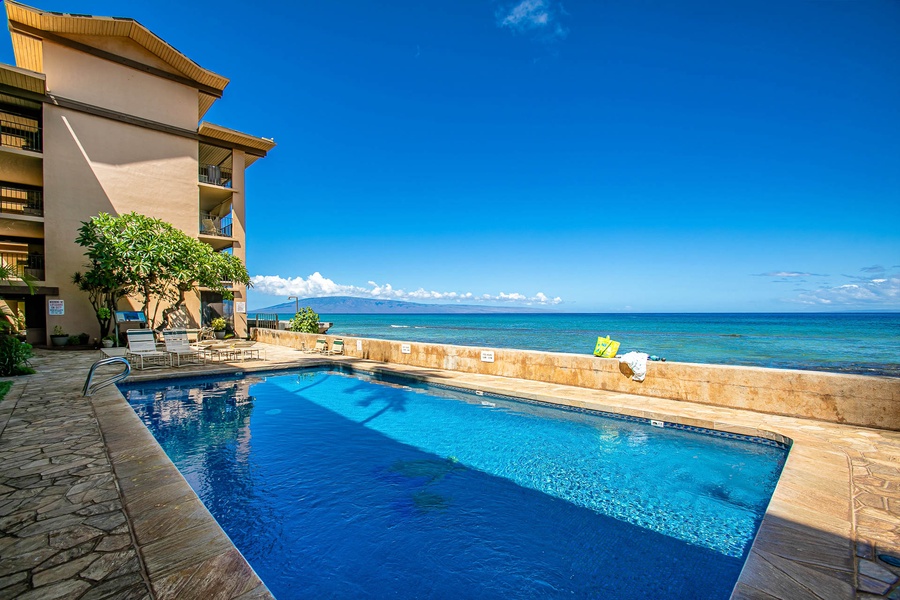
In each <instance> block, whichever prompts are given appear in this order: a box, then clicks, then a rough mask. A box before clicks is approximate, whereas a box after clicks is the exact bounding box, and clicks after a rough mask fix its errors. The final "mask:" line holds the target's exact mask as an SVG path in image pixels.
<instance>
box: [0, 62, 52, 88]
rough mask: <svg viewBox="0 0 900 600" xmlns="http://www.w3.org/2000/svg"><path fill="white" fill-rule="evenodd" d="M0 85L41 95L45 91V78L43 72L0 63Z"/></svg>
mask: <svg viewBox="0 0 900 600" xmlns="http://www.w3.org/2000/svg"><path fill="white" fill-rule="evenodd" d="M0 85H4V86H8V87H10V88H16V89H19V90H22V91H25V92H31V93H32V94H41V95H43V94H45V93H46V92H47V78H46V77H44V74H43V73H35V72H34V71H29V70H28V69H21V68H19V67H14V66H12V65H5V64H0Z"/></svg>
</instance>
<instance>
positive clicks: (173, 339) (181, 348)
mask: <svg viewBox="0 0 900 600" xmlns="http://www.w3.org/2000/svg"><path fill="white" fill-rule="evenodd" d="M163 340H164V341H165V343H166V352H168V354H169V363H170V364H171V365H172V366H173V367H180V366H181V365H182V364H185V363H192V362H193V363H206V357H205V356H204V355H203V354H202V353H200V352H198V351H197V350H196V349H194V348H192V347H191V343H190V341H188V333H187V330H185V329H166V330H164V331H163Z"/></svg>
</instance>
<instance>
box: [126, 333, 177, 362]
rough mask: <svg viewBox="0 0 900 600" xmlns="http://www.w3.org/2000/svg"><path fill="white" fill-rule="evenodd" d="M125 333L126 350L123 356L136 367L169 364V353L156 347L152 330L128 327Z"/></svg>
mask: <svg viewBox="0 0 900 600" xmlns="http://www.w3.org/2000/svg"><path fill="white" fill-rule="evenodd" d="M125 335H126V337H127V338H128V351H127V352H125V358H126V359H128V361H129V362H130V363H132V364H133V365H134V367H135V368H136V369H143V368H144V367H146V366H155V367H167V366H169V354H168V352H160V351H159V350H157V349H156V341H155V339H154V337H155V336H154V333H153V331H152V330H150V329H129V330H128V331H126V332H125Z"/></svg>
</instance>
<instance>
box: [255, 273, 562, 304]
mask: <svg viewBox="0 0 900 600" xmlns="http://www.w3.org/2000/svg"><path fill="white" fill-rule="evenodd" d="M252 281H253V290H254V291H255V292H258V293H261V294H267V295H270V296H300V297H301V298H314V297H322V296H354V297H357V298H381V299H389V300H409V301H413V302H420V301H423V300H425V301H428V300H430V301H441V302H461V301H466V302H493V303H509V304H524V305H528V306H530V305H535V304H538V305H557V304H561V303H562V301H563V299H562V298H560V297H559V296H557V297H555V298H550V297H549V296H547V295H546V294H544V293H543V292H538V293H537V294H535V295H534V296H527V295H525V294H520V293H518V292H513V293H506V292H500V293H499V294H496V295H492V294H478V295H476V294H473V293H472V292H437V291H429V290H426V289H424V288H419V289H417V290H414V291H412V292H406V291H404V290H402V289H396V288H394V287H393V286H392V285H391V284H389V283H385V284H378V283H376V282H374V281H369V282H368V287H362V286H356V285H345V284H340V283H335V282H334V281H333V280H331V279H328V278H327V277H324V276H323V275H322V274H321V273H319V272H315V273H313V274H312V275H310V276H309V277H307V278H306V279H304V278H302V277H293V278H290V277H289V278H287V279H285V278H284V277H281V276H278V275H256V276H255V277H253V279H252Z"/></svg>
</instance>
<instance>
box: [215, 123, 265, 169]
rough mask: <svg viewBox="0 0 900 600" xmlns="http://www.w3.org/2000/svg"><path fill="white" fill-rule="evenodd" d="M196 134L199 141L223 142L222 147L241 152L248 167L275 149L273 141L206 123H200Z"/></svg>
mask: <svg viewBox="0 0 900 600" xmlns="http://www.w3.org/2000/svg"><path fill="white" fill-rule="evenodd" d="M197 132H198V133H199V134H200V138H201V140H203V139H204V138H206V140H208V141H210V142H212V143H215V142H217V141H218V142H223V145H226V146H229V147H234V148H239V149H241V150H243V151H244V152H245V153H246V155H247V158H246V165H247V166H250V165H251V164H252V163H253V162H254V161H255V160H256V159H257V158H263V157H264V156H265V155H266V153H268V152H269V150H271V149H272V148H274V147H275V140H271V139H269V138H264V137H256V136H254V135H249V134H246V133H242V132H240V131H236V130H234V129H229V128H228V127H222V126H221V125H215V124H214V123H208V122H206V121H203V122H202V123H200V127H199V128H198V130H197Z"/></svg>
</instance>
